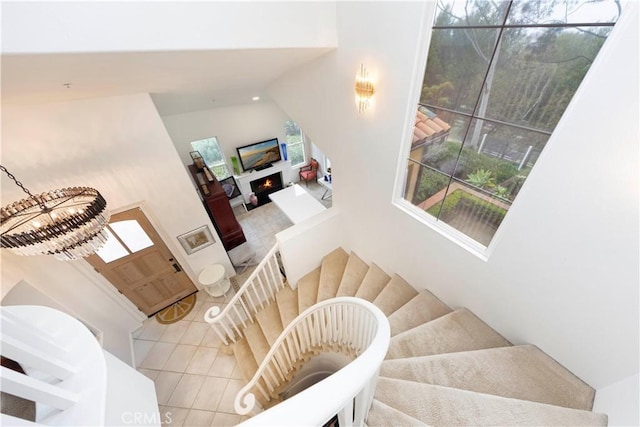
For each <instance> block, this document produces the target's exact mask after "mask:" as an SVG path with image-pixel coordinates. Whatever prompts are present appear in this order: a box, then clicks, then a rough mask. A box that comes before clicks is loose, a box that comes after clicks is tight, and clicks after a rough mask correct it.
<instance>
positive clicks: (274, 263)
mask: <svg viewBox="0 0 640 427" xmlns="http://www.w3.org/2000/svg"><path fill="white" fill-rule="evenodd" d="M277 253H278V244H277V243H276V244H275V245H274V246H273V247H272V248H271V250H270V251H269V252H268V253H267V255H266V256H265V257H264V259H263V260H262V261H260V263H259V264H258V266H257V267H256V269H255V270H254V271H253V273H251V275H250V276H249V278H248V279H247V281H246V282H245V283H244V284H243V285H242V287H241V288H240V289H239V290H238V292H236V294H235V295H234V296H233V298H231V301H229V303H228V304H227V306H226V307H225V308H224V309H223V310H220V307H218V306H213V307H211V308H210V309H209V310H207V312H206V313H205V314H204V320H205V321H206V322H207V323H209V324H210V325H211V327H212V328H213V330H214V331H215V332H216V334H217V335H218V337H219V338H220V339H221V340H222V342H223V343H224V344H225V345H227V344H229V341H231V342H234V343H235V342H236V341H237V340H238V339H240V338H241V337H242V331H241V329H240V328H239V325H240V324H242V326H243V327H246V326H247V320H248V321H250V322H252V323H253V319H254V316H255V314H256V313H257V312H258V311H259V310H260V309H262V308H264V307H265V305H267V304H268V302H269V301H270V300H274V299H275V294H276V293H277V292H278V291H279V290H280V289H282V288H283V287H284V284H285V282H284V281H283V280H282V275H281V274H280V266H279V264H278V260H277V257H276V255H277Z"/></svg>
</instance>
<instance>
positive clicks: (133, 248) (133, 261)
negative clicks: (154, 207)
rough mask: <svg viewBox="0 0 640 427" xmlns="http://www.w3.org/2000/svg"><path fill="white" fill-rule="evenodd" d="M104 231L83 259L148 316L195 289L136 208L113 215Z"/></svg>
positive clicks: (145, 218) (140, 211) (142, 214)
mask: <svg viewBox="0 0 640 427" xmlns="http://www.w3.org/2000/svg"><path fill="white" fill-rule="evenodd" d="M107 232H108V234H109V240H108V242H107V244H105V246H104V247H103V248H101V249H100V250H99V251H97V252H96V254H95V255H90V256H88V257H87V258H85V259H86V260H87V261H88V262H89V264H91V265H92V266H93V268H95V269H96V271H97V272H98V273H100V274H102V275H103V276H104V277H105V278H106V279H107V280H109V282H111V284H113V286H115V287H116V288H117V289H118V291H119V292H120V293H121V294H123V295H124V296H126V297H127V298H128V299H129V300H130V301H131V302H132V303H134V304H135V305H136V307H138V309H139V310H140V311H142V312H143V313H144V314H146V315H147V316H151V315H153V314H155V313H156V312H158V311H160V310H162V309H163V308H165V307H168V306H169V305H171V304H173V303H174V302H176V301H178V300H180V299H182V298H184V297H186V296H187V295H190V294H192V293H194V292H196V291H197V288H196V287H195V286H194V284H193V283H192V282H191V280H190V279H189V277H188V276H187V275H186V274H185V272H184V271H182V268H181V267H180V265H179V264H178V262H177V261H176V260H175V258H174V257H173V255H172V254H171V252H170V251H169V248H167V247H166V245H165V244H164V242H163V241H162V239H160V236H159V235H158V233H156V231H155V229H154V228H153V226H152V225H151V223H150V222H149V220H148V219H147V217H146V216H145V215H144V213H143V212H142V210H140V209H139V208H135V209H131V210H128V211H125V212H121V213H118V214H114V215H112V216H111V220H110V221H109V225H108V226H107Z"/></svg>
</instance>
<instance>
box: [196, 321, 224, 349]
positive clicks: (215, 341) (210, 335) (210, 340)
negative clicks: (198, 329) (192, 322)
mask: <svg viewBox="0 0 640 427" xmlns="http://www.w3.org/2000/svg"><path fill="white" fill-rule="evenodd" d="M222 345H223V344H222V340H220V337H219V336H218V334H216V331H214V330H213V328H212V327H211V326H209V325H208V324H207V332H206V333H205V334H204V338H202V342H200V346H202V347H216V348H219V347H221V346H222Z"/></svg>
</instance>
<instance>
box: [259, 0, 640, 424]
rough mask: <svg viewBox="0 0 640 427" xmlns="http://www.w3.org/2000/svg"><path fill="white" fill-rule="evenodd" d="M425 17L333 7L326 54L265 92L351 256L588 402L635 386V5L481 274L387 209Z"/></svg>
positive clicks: (449, 246) (409, 9)
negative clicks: (363, 84) (507, 345)
mask: <svg viewBox="0 0 640 427" xmlns="http://www.w3.org/2000/svg"><path fill="white" fill-rule="evenodd" d="M433 6H434V4H433V3H427V4H425V3H412V2H406V3H404V2H365V3H339V4H338V6H337V22H338V44H339V47H338V49H337V50H336V51H335V52H331V53H329V54H327V55H325V56H324V57H322V58H320V59H318V60H316V61H314V62H313V63H310V64H308V65H306V66H304V67H301V68H300V69H299V70H296V71H294V72H292V73H289V74H287V75H285V76H283V78H281V79H280V80H278V81H277V82H276V83H275V84H273V85H272V86H271V88H270V92H271V95H272V97H273V99H275V101H276V102H277V103H278V104H279V105H280V106H281V107H282V108H283V109H284V110H285V111H286V112H287V113H288V114H289V115H290V116H291V117H292V118H293V119H294V120H296V121H297V122H298V123H299V124H300V125H301V126H302V127H303V128H304V129H305V131H306V132H307V133H308V134H309V135H310V137H311V138H312V140H313V141H314V143H315V144H317V145H318V146H319V147H320V148H321V149H322V151H324V152H325V153H326V154H327V156H328V157H329V158H331V161H332V172H333V176H334V191H333V194H334V197H333V203H334V206H336V207H338V208H340V210H341V211H342V212H343V214H344V216H345V230H346V231H348V232H349V233H350V234H351V249H354V250H355V251H356V252H357V253H358V254H359V255H361V256H362V257H363V259H365V260H368V261H370V260H374V261H375V262H376V263H378V264H379V265H380V266H381V267H382V268H384V269H385V270H387V271H388V272H397V273H399V274H401V275H402V276H404V277H405V278H406V279H407V280H408V281H409V282H410V283H412V284H413V285H414V286H416V287H417V288H429V289H431V290H432V291H433V292H434V293H435V294H436V295H437V296H439V297H440V298H442V299H443V300H444V301H445V302H447V303H448V304H450V305H452V306H453V307H459V306H466V307H468V308H470V309H471V310H472V311H474V312H475V313H476V314H478V315H479V316H480V317H481V318H482V319H484V320H485V321H486V322H487V323H489V324H490V325H491V326H492V327H494V328H496V329H497V330H498V331H499V332H500V333H502V334H503V335H504V336H505V337H507V338H508V339H509V340H511V341H512V342H514V343H524V342H529V343H533V344H535V345H537V346H539V347H540V348H541V349H542V350H543V351H545V352H547V353H548V354H549V355H551V356H552V357H554V358H555V359H556V360H558V361H559V362H560V363H562V364H564V365H565V366H566V367H568V368H569V369H570V370H572V371H573V372H574V373H575V374H576V375H578V376H579V377H581V378H582V379H584V380H585V381H586V382H588V383H589V384H591V385H592V386H593V387H595V388H596V389H600V388H603V387H606V386H607V385H609V384H612V383H615V382H617V381H621V380H623V379H625V378H629V377H632V376H634V375H636V374H637V372H638V327H639V324H638V323H639V322H638V302H639V301H638V281H639V280H638V271H639V269H638V262H639V261H638V260H639V255H640V254H639V249H638V235H639V233H638V231H639V230H638V140H639V135H638V120H637V117H638V78H637V76H638V20H637V9H635V7H636V5H634V7H633V9H635V10H634V12H635V13H628V12H629V11H627V12H625V14H624V15H625V16H623V17H622V19H621V21H620V22H619V24H618V26H617V28H616V29H614V32H613V34H612V35H611V37H610V38H609V40H608V41H607V44H606V46H605V48H604V49H603V51H602V55H601V56H600V57H599V58H598V60H597V61H596V63H594V65H593V66H592V69H591V71H590V73H589V76H588V77H587V78H586V79H585V81H584V86H583V87H582V89H581V90H580V91H579V94H578V95H577V99H576V100H575V102H573V103H572V105H571V106H570V108H569V110H568V111H567V114H566V116H565V117H564V118H563V119H562V121H561V123H560V125H559V127H558V129H557V131H556V133H555V135H554V137H553V138H552V140H551V141H550V142H549V144H548V148H547V150H546V152H545V154H544V155H543V156H542V158H541V159H540V160H539V162H538V165H537V166H536V168H535V170H534V171H533V173H532V175H531V176H530V178H529V180H528V181H527V184H526V185H525V187H524V188H523V190H522V191H521V193H520V195H519V197H518V200H517V202H516V203H515V204H514V206H513V208H512V210H511V212H510V213H509V215H508V216H507V218H506V219H505V221H504V223H503V226H502V229H501V236H500V240H499V241H498V244H497V245H496V247H495V250H494V252H493V254H492V255H491V257H490V259H489V261H488V262H484V261H482V260H480V259H479V258H478V257H477V256H475V255H473V254H471V253H469V252H468V251H466V250H465V249H463V248H461V247H460V246H458V245H457V244H455V243H453V242H452V241H450V240H449V239H447V238H445V237H443V236H442V235H441V234H439V233H438V232H436V231H434V230H432V229H430V228H429V227H427V226H426V225H424V224H423V223H421V222H419V221H417V220H416V219H414V218H412V217H410V216H408V215H407V214H406V213H404V212H403V211H401V210H400V209H399V208H397V207H395V206H394V205H393V204H392V200H393V199H394V182H395V179H396V165H397V164H398V156H399V153H400V152H401V151H402V146H404V147H406V146H407V145H408V143H409V141H410V134H409V133H408V132H407V130H409V129H410V123H411V120H412V119H413V114H414V112H415V102H416V100H417V93H416V92H411V90H410V89H411V86H412V85H413V87H414V88H416V89H415V90H417V88H419V84H420V82H421V80H422V76H423V73H424V61H425V57H426V51H427V49H426V47H427V44H426V41H427V39H428V34H429V25H428V24H424V23H421V19H424V18H425V17H426V18H428V21H427V22H431V21H430V19H431V16H432V14H433ZM628 8H629V9H630V10H633V9H632V8H631V7H629V6H628ZM362 16H366V17H367V18H366V19H362ZM421 27H422V31H423V33H420V29H421ZM390 35H393V36H392V37H391V36H390ZM360 63H363V64H365V66H366V67H367V68H368V69H369V70H370V71H371V73H372V75H373V77H374V78H375V79H376V80H377V84H376V100H375V105H374V107H373V108H372V109H370V110H367V112H366V113H365V114H362V115H358V114H357V112H356V109H355V106H354V105H353V82H354V75H355V72H356V71H357V69H358V67H359V65H360ZM637 405H638V402H635V411H636V412H637ZM605 409H606V408H605ZM609 409H611V410H613V411H615V410H616V409H615V408H609ZM632 410H633V408H632Z"/></svg>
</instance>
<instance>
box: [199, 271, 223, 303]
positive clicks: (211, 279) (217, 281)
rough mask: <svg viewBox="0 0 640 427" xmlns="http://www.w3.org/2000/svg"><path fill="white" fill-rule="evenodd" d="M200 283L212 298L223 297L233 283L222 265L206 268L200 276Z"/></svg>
mask: <svg viewBox="0 0 640 427" xmlns="http://www.w3.org/2000/svg"><path fill="white" fill-rule="evenodd" d="M198 282H200V284H201V285H202V286H203V287H204V290H205V291H206V292H207V293H208V294H209V295H211V296H212V297H221V296H223V295H224V294H226V293H227V291H228V290H229V288H230V287H231V281H230V280H229V279H227V274H226V272H225V271H224V266H223V265H222V264H211V265H210V266H208V267H205V269H204V270H202V271H201V272H200V274H199V275H198Z"/></svg>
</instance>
